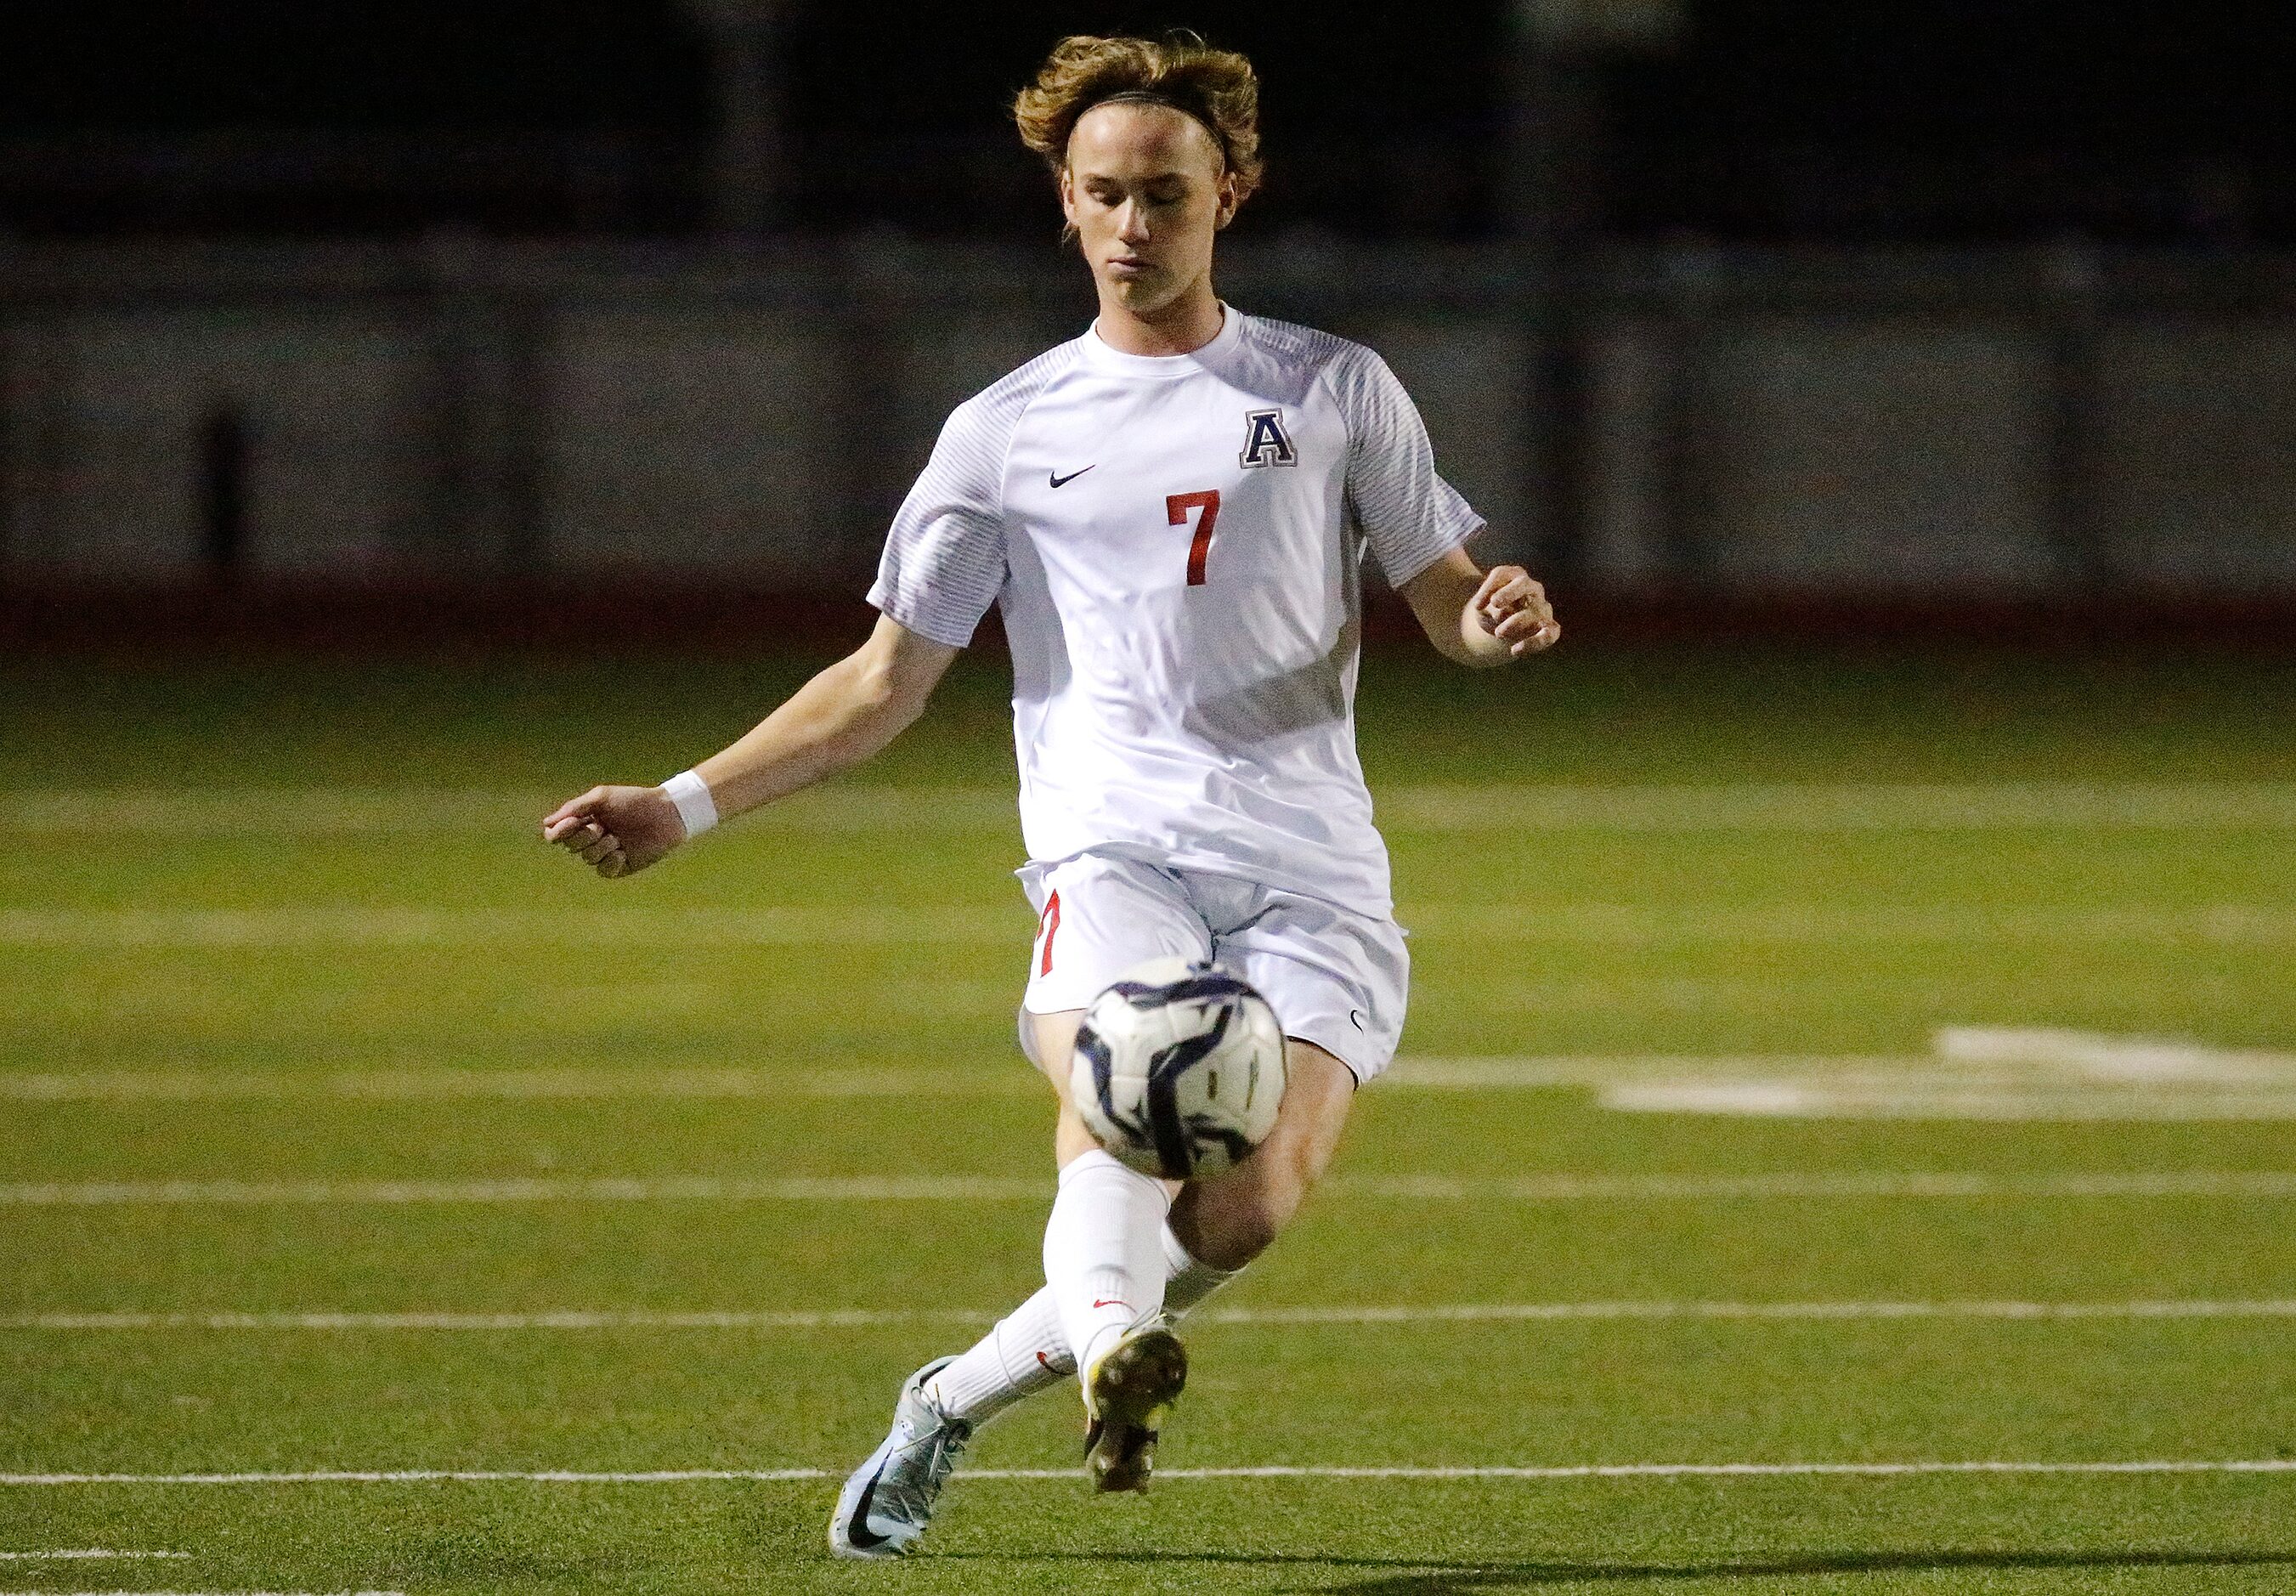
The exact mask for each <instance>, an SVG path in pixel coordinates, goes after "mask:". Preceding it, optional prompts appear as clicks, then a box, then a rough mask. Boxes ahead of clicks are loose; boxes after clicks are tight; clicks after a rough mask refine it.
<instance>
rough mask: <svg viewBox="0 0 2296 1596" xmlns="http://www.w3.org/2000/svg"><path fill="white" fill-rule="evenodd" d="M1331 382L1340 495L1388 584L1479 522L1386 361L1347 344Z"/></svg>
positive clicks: (1428, 561) (1420, 567)
mask: <svg viewBox="0 0 2296 1596" xmlns="http://www.w3.org/2000/svg"><path fill="white" fill-rule="evenodd" d="M1332 383H1333V388H1334V389H1335V390H1336V391H1337V393H1338V395H1339V399H1340V407H1341V410H1342V411H1344V412H1345V414H1346V415H1347V420H1348V502H1349V506H1350V507H1351V508H1352V509H1353V511H1354V513H1355V518H1356V522H1357V525H1359V526H1360V527H1362V529H1363V532H1364V538H1365V541H1367V542H1368V543H1369V544H1370V545H1371V551H1372V553H1373V555H1375V556H1376V557H1377V558H1378V560H1379V566H1380V570H1381V571H1382V572H1385V573H1386V576H1387V580H1388V584H1389V585H1390V587H1396V588H1400V587H1401V586H1403V584H1404V583H1406V582H1407V581H1409V580H1411V579H1412V578H1413V577H1415V576H1417V575H1418V574H1419V573H1420V572H1423V571H1424V570H1426V569H1427V568H1428V567H1429V566H1430V565H1432V564H1434V563H1435V562H1436V561H1438V560H1439V559H1441V558H1442V557H1443V556H1444V555H1447V554H1448V553H1449V552H1450V551H1451V550H1453V549H1455V548H1456V547H1459V545H1461V544H1462V543H1464V542H1465V541H1466V540H1467V539H1470V538H1472V537H1473V536H1474V535H1475V534H1476V533H1477V532H1479V531H1481V530H1482V528H1483V518H1482V517H1481V516H1480V515H1478V514H1475V512H1474V510H1473V508H1472V506H1469V505H1468V503H1467V501H1466V500H1465V499H1464V498H1461V497H1460V496H1459V492H1458V490H1457V489H1455V488H1453V487H1452V486H1451V484H1450V483H1448V482H1447V481H1444V480H1443V479H1442V478H1441V477H1440V476H1439V475H1438V474H1436V471H1435V447H1434V445H1433V444H1431V442H1429V441H1428V438H1427V424H1426V423H1425V422H1423V421H1422V420H1421V419H1420V417H1419V407H1418V406H1416V405H1415V404H1413V403H1412V402H1411V396H1410V395H1409V394H1408V393H1406V392H1405V391H1403V384H1402V383H1400V382H1398V381H1397V380H1396V375H1395V374H1394V373H1393V372H1391V371H1390V370H1389V369H1388V367H1387V362H1386V361H1384V360H1382V359H1381V358H1379V357H1378V356H1377V355H1375V354H1374V353H1372V352H1371V350H1366V349H1354V350H1349V356H1348V358H1343V359H1341V360H1340V361H1338V362H1336V363H1335V366H1334V367H1333V371H1332Z"/></svg>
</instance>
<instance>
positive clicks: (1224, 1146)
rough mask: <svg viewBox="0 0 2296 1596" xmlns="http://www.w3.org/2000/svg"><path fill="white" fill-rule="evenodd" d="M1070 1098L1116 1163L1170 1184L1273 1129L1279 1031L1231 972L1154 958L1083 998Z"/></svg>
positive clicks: (1204, 1170) (1211, 1169) (1279, 1085)
mask: <svg viewBox="0 0 2296 1596" xmlns="http://www.w3.org/2000/svg"><path fill="white" fill-rule="evenodd" d="M1069 1100H1070V1101H1071V1102H1073V1103H1074V1104H1075V1105H1076V1107H1077V1112H1078V1114H1079V1115H1082V1116H1083V1118H1084V1123H1085V1125H1086V1127H1087V1129H1088V1130H1090V1131H1092V1133H1093V1135H1094V1136H1095V1137H1096V1138H1098V1139H1099V1141H1100V1144H1101V1146H1103V1147H1104V1148H1107V1149H1108V1150H1109V1152H1110V1153H1111V1154H1113V1155H1114V1156H1116V1157H1117V1158H1118V1159H1119V1160H1120V1161H1121V1162H1123V1163H1125V1164H1130V1165H1131V1166H1132V1167H1133V1168H1134V1169H1136V1170H1139V1171H1141V1172H1143V1173H1145V1174H1151V1175H1160V1176H1162V1177H1163V1178H1164V1179H1165V1180H1168V1181H1186V1180H1191V1179H1193V1178H1194V1177H1195V1176H1198V1175H1216V1174H1218V1173H1219V1172H1221V1171H1222V1170H1225V1169H1228V1168H1231V1167H1233V1166H1234V1165H1235V1164H1239V1163H1241V1162H1242V1161H1243V1160H1244V1159H1245V1158H1247V1157H1249V1156H1251V1150H1252V1148H1256V1147H1258V1146H1259V1144H1260V1143H1261V1142H1262V1141H1264V1140H1266V1139H1267V1133H1268V1131H1272V1130H1274V1129H1275V1110H1276V1107H1277V1106H1278V1105H1279V1104H1281V1103H1282V1102H1283V1027H1282V1026H1280V1025H1278V1024H1276V1023H1275V1010H1274V1009H1272V1008H1269V1007H1268V1006H1267V999H1265V998H1263V997H1261V996H1260V995H1259V993H1258V992H1257V991H1253V990H1252V989H1251V986H1249V985H1248V984H1246V983H1243V982H1242V981H1239V980H1237V979H1236V978H1235V977H1234V976H1233V975H1223V974H1222V973H1221V972H1219V971H1218V970H1215V969H1214V968H1212V967H1211V966H1210V965H1206V964H1190V963H1189V962H1188V961H1187V960H1185V959H1184V958H1152V959H1150V960H1149V961H1148V962H1147V963H1146V964H1144V965H1140V966H1138V967H1136V968H1134V969H1131V970H1128V971H1127V972H1125V974H1124V975H1121V976H1119V978H1118V979H1117V981H1116V983H1115V984H1113V985H1111V987H1110V988H1109V989H1108V990H1107V991H1104V992H1103V993H1101V994H1100V996H1098V997H1097V998H1095V999H1094V1000H1092V1007H1091V1008H1088V1009H1087V1010H1086V1011H1085V1016H1084V1024H1083V1026H1082V1027H1081V1028H1080V1029H1079V1030H1078V1032H1077V1039H1076V1053H1075V1056H1074V1057H1073V1058H1072V1059H1071V1060H1070V1065H1069Z"/></svg>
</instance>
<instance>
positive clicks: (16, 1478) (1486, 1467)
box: [0, 1458, 2296, 1596]
mask: <svg viewBox="0 0 2296 1596" xmlns="http://www.w3.org/2000/svg"><path fill="white" fill-rule="evenodd" d="M960 1473H961V1474H962V1475H963V1477H964V1478H967V1479H974V1480H1070V1479H1077V1478H1079V1477H1081V1476H1082V1470H1080V1469H1076V1468H968V1469H964V1470H960ZM2290 1473H2296V1458H2232V1459H2215V1458H2163V1459H2129V1460H2102V1461H2093V1460H2031V1461H2027V1460H2006V1459H1990V1458H1987V1459H1971V1460H1961V1459H1949V1460H1948V1459H1939V1460H1917V1461H1908V1462H1841V1463H1832V1462H1778V1463H1765V1462H1744V1463H1557V1464H1456V1465H1454V1464H1431V1465H1426V1466H1409V1465H1383V1464H1373V1465H1363V1466H1351V1465H1348V1464H1292V1463H1266V1464H1252V1465H1240V1466H1237V1467H1234V1468H1170V1469H1161V1468H1160V1469H1158V1470H1157V1477H1158V1478H1159V1479H1174V1480H1179V1479H1333V1480H1357V1479H1365V1480H1462V1479H1523V1480H1540V1479H1546V1480H1566V1479H1636V1478H1642V1479H1683V1478H1693V1479H1694V1478H1707V1477H1723V1478H1728V1477H1781V1476H1796V1475H1807V1476H1817V1477H1825V1476H1849V1477H1890V1476H1899V1475H1925V1474H1944V1475H1955V1474H1981V1475H2148V1474H2168V1475H2193V1474H2290ZM837 1477H841V1476H840V1475H839V1474H834V1473H832V1471H831V1470H829V1469H826V1468H657V1469H645V1470H639V1471H634V1472H627V1473H620V1472H605V1471H595V1472H594V1471H588V1470H580V1469H549V1470H537V1471H524V1470H512V1469H491V1468H397V1469H380V1468H379V1469H311V1470H303V1471H283V1472H277V1473H241V1474H222V1473H218V1474H66V1473H55V1474H0V1485H30V1486H41V1485H48V1486H54V1485H428V1484H432V1483H443V1484H462V1485H495V1484H534V1485H687V1484H701V1483H709V1482H713V1481H765V1482H778V1481H811V1480H826V1479H832V1478H837ZM250 1596H256V1593H252V1592H250Z"/></svg>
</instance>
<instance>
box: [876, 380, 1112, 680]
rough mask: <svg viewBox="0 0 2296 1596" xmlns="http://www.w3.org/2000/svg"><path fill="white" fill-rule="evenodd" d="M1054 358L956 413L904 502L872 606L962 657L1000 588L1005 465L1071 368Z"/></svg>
mask: <svg viewBox="0 0 2296 1596" xmlns="http://www.w3.org/2000/svg"><path fill="white" fill-rule="evenodd" d="M1064 353H1066V351H1065V350H1064V349H1063V350H1053V351H1051V352H1050V353H1048V354H1046V355H1040V356H1038V357H1037V358H1036V359H1035V360H1033V361H1031V362H1029V364H1028V365H1027V366H1022V367H1021V369H1020V370H1019V371H1016V372H1014V373H1013V374H1012V375H1011V376H1008V377H1006V378H1005V380H1004V381H1002V382H1000V383H996V384H995V385H994V386H992V387H990V388H988V390H986V391H983V392H981V393H979V394H976V395H974V396H973V397H972V399H967V400H965V402H964V403H963V404H962V405H959V406H958V407H956V408H955V411H953V412H952V413H951V414H950V415H949V418H948V422H947V424H946V425H944V426H943V427H942V428H941V431H940V439H939V441H938V442H937V443H935V444H934V445H933V452H932V458H931V460H929V461H927V462H926V464H925V468H924V470H923V471H922V473H919V475H918V477H917V480H916V484H915V486H914V487H912V488H911V489H909V496H908V498H905V499H903V500H902V501H901V507H900V509H899V510H898V512H896V513H895V514H894V516H893V524H892V528H891V530H890V531H889V532H888V533H887V534H886V538H885V552H884V555H883V557H882V558H881V559H880V560H879V561H878V564H877V580H876V581H875V582H874V583H873V585H872V586H871V587H870V588H869V602H870V603H871V604H873V605H876V607H877V608H878V609H879V610H881V612H883V613H885V614H887V615H890V617H892V618H893V619H894V620H895V621H899V622H900V623H901V624H902V625H903V626H905V627H906V628H908V629H910V630H911V631H913V632H916V633H919V634H921V635H922V636H924V637H928V638H931V639H932V640H933V641H934V642H936V643H946V644H947V645H948V646H950V647H952V648H963V647H964V646H965V645H966V644H968V643H970V642H972V633H973V629H974V628H975V627H977V626H979V625H980V618H981V617H982V616H983V615H985V614H987V613H988V606H989V605H992V604H995V603H996V595H997V594H998V593H999V592H1000V591H1001V590H1002V589H1003V588H1004V586H1005V456H1006V454H1007V453H1008V452H1009V451H1010V449H1011V447H1012V442H1013V429H1014V428H1015V427H1017V426H1018V425H1019V424H1020V421H1021V415H1022V414H1023V413H1024V412H1025V411H1026V410H1027V409H1028V407H1029V400H1030V399H1034V398H1035V397H1036V395H1037V393H1038V392H1040V391H1042V390H1043V388H1044V385H1045V383H1047V382H1049V381H1050V380H1051V379H1052V377H1053V375H1054V374H1055V373H1056V372H1057V371H1058V370H1060V369H1061V367H1062V365H1064V364H1065V361H1064V360H1063V359H1062V357H1063V355H1064Z"/></svg>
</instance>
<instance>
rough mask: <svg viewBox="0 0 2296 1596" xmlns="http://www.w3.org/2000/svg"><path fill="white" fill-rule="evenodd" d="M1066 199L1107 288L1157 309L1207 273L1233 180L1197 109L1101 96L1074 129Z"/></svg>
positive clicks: (1138, 307)
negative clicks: (1187, 110) (1190, 111)
mask: <svg viewBox="0 0 2296 1596" xmlns="http://www.w3.org/2000/svg"><path fill="white" fill-rule="evenodd" d="M1061 208H1062V210H1064V211H1066V212H1067V213H1068V218H1069V221H1070V224H1071V225H1072V226H1074V227H1075V228H1076V230H1077V237H1078V243H1079V244H1081V245H1082V246H1083V249H1084V258H1085V259H1086V260H1087V261H1088V262H1089V263H1090V264H1091V266H1092V275H1093V276H1094V277H1095V279H1096V280H1097V281H1098V282H1099V284H1100V286H1101V291H1102V292H1103V293H1104V294H1107V295H1110V296H1111V297H1113V298H1114V299H1115V300H1118V302H1119V303H1121V304H1122V305H1123V306H1124V307H1125V308H1126V309H1128V310H1131V311H1133V312H1135V313H1136V314H1139V315H1143V316H1152V315H1153V314H1155V313H1156V312H1157V311H1159V310H1160V309H1164V308H1165V307H1166V306H1168V305H1169V304H1171V303H1172V302H1173V301H1175V300H1177V299H1179V298H1180V297H1181V295H1183V294H1184V293H1185V292H1187V291H1188V290H1189V289H1190V288H1191V287H1192V286H1193V285H1194V284H1197V283H1199V282H1202V281H1204V280H1206V279H1208V278H1209V277H1210V275H1211V269H1212V238H1213V235H1214V234H1217V233H1218V231H1219V230H1220V228H1222V227H1224V226H1226V225H1227V222H1228V218H1230V217H1232V216H1234V214H1235V183H1234V178H1233V177H1230V176H1229V175H1228V173H1227V171H1226V162H1224V161H1223V160H1221V159H1220V152H1219V145H1218V143H1216V142H1215V141H1214V139H1213V138H1212V135H1211V130H1210V128H1206V127H1205V126H1204V125H1203V124H1202V123H1201V122H1199V121H1197V120H1196V119H1195V118H1193V117H1192V116H1189V115H1187V114H1185V112H1183V111H1174V110H1173V109H1172V108H1171V107H1169V105H1141V104H1121V103H1119V104H1112V105H1096V106H1095V107H1094V108H1093V109H1092V110H1090V111H1087V112H1085V113H1084V115H1083V116H1082V117H1081V118H1080V119H1078V122H1077V125H1076V129H1075V131H1074V132H1073V133H1071V134H1070V136H1069V160H1068V165H1067V167H1066V168H1064V169H1062V172H1061Z"/></svg>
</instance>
